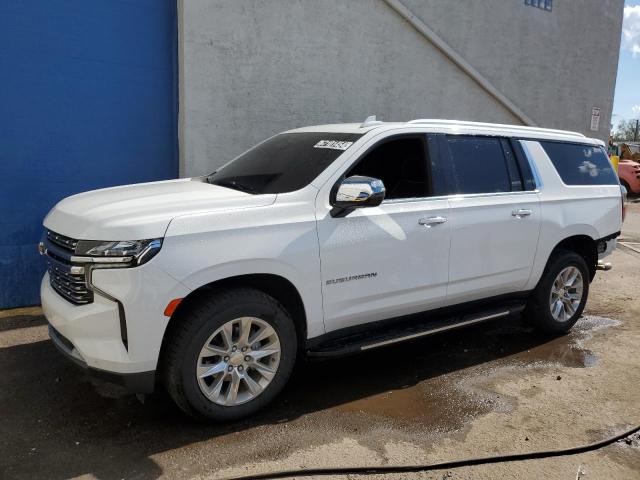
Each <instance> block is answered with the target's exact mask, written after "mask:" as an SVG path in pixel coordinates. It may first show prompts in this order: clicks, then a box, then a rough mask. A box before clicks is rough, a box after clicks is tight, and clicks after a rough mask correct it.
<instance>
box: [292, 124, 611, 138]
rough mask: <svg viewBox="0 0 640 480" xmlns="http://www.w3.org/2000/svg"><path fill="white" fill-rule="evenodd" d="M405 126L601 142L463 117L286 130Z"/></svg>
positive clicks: (351, 130)
mask: <svg viewBox="0 0 640 480" xmlns="http://www.w3.org/2000/svg"><path fill="white" fill-rule="evenodd" d="M400 128H402V129H406V128H420V129H421V130H423V131H429V132H443V133H468V134H476V135H477V134H487V135H502V136H510V137H523V138H540V139H558V140H564V141H574V142H575V141H577V142H586V143H594V142H597V143H599V144H602V143H603V142H602V141H601V140H597V139H592V138H587V137H585V136H584V135H583V134H581V133H578V132H571V131H567V130H554V129H549V128H540V127H527V126H523V125H506V124H499V123H484V122H469V121H463V120H443V119H416V120H411V121H409V122H373V123H367V122H365V123H336V124H330V125H314V126H310V127H303V128H297V129H294V130H289V131H288V132H287V133H300V132H327V133H360V134H364V133H367V132H370V131H372V130H380V131H386V130H394V129H400Z"/></svg>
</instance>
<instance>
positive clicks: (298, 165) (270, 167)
mask: <svg viewBox="0 0 640 480" xmlns="http://www.w3.org/2000/svg"><path fill="white" fill-rule="evenodd" d="M361 136H362V135H361V134H347V133H317V132H305V133H283V134H280V135H276V136H275V137H273V138H270V139H269V140H267V141H265V142H263V143H261V144H259V145H257V146H255V147H254V148H252V149H251V150H249V151H247V152H245V153H243V154H242V155H240V156H239V157H237V158H236V159H235V160H234V161H233V162H231V163H228V164H227V165H225V166H223V167H222V168H220V169H219V170H217V171H216V172H214V173H212V174H211V175H209V176H208V177H207V179H208V181H209V183H213V184H214V185H220V186H223V187H228V188H234V189H236V190H241V191H244V192H248V193H256V194H260V193H286V192H293V191H295V190H299V189H301V188H303V187H305V186H307V185H308V184H309V183H311V181H312V180H313V179H314V178H316V177H317V176H318V175H319V174H320V173H321V172H322V171H323V170H324V169H325V168H327V167H328V166H329V165H330V164H331V163H332V162H333V161H334V160H335V159H336V158H338V157H339V156H340V155H341V154H342V153H344V151H345V150H346V149H348V148H349V147H350V146H351V144H353V143H354V142H355V141H356V140H357V139H358V138H360V137H361Z"/></svg>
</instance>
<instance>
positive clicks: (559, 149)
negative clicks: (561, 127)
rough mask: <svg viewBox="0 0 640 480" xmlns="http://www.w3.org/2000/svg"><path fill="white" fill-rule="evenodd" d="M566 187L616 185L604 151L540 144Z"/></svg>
mask: <svg viewBox="0 0 640 480" xmlns="http://www.w3.org/2000/svg"><path fill="white" fill-rule="evenodd" d="M540 145H542V148H544V151H545V152H547V155H548V157H549V158H550V159H551V162H552V163H553V166H554V167H556V170H557V171H558V173H559V174H560V178H562V181H563V182H564V183H565V184H566V185H617V184H618V177H617V175H616V172H615V171H614V170H613V167H612V166H611V162H609V157H607V155H606V153H605V152H604V149H603V148H602V147H600V146H594V145H579V144H575V143H561V142H540Z"/></svg>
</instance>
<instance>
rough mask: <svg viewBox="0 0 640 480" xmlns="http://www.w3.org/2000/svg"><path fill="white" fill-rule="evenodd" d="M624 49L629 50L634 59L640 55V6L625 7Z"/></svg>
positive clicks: (623, 24) (623, 26) (623, 25)
mask: <svg viewBox="0 0 640 480" xmlns="http://www.w3.org/2000/svg"><path fill="white" fill-rule="evenodd" d="M622 48H623V49H624V50H629V51H630V52H631V53H633V56H634V57H635V56H636V55H639V54H640V5H636V6H634V7H624V19H623V20H622Z"/></svg>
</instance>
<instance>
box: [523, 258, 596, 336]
mask: <svg viewBox="0 0 640 480" xmlns="http://www.w3.org/2000/svg"><path fill="white" fill-rule="evenodd" d="M588 295H589V269H588V267H587V264H586V262H585V260H584V258H583V257H581V256H580V255H578V254H577V253H575V252H570V251H566V250H563V251H560V252H557V253H556V254H555V255H554V256H553V257H552V258H551V260H550V261H549V264H548V265H547V267H546V268H545V271H544V273H543V276H542V278H541V279H540V282H539V283H538V286H537V287H536V289H535V290H534V292H533V294H532V296H531V298H530V300H529V304H528V306H527V309H526V310H525V317H526V318H527V320H528V321H529V322H530V323H531V324H532V325H533V326H535V327H536V328H538V329H539V330H542V331H544V332H546V333H554V334H559V333H565V332H567V331H569V330H570V329H571V327H573V325H574V324H575V323H576V322H577V321H578V319H579V318H580V316H581V315H582V311H583V310H584V307H585V305H586V303H587V297H588Z"/></svg>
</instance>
